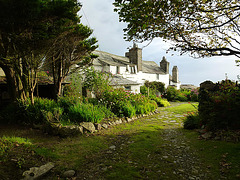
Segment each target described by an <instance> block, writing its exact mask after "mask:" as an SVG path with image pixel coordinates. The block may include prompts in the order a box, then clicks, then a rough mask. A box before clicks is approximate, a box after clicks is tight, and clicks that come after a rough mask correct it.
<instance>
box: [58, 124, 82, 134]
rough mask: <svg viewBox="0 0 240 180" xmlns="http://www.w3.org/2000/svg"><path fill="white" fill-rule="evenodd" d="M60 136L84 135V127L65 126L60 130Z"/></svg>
mask: <svg viewBox="0 0 240 180" xmlns="http://www.w3.org/2000/svg"><path fill="white" fill-rule="evenodd" d="M58 134H59V135H60V136H74V135H78V134H83V127H82V126H76V125H71V126H63V127H61V128H59V129H58Z"/></svg>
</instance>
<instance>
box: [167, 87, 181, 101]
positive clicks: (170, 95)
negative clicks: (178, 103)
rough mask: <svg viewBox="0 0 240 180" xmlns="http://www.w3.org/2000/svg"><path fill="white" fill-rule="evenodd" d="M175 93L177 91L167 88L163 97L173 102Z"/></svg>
mask: <svg viewBox="0 0 240 180" xmlns="http://www.w3.org/2000/svg"><path fill="white" fill-rule="evenodd" d="M177 93H178V91H177V89H175V88H174V87H171V86H168V88H167V91H166V95H165V96H166V98H167V100H168V101H173V100H175V97H176V96H177Z"/></svg>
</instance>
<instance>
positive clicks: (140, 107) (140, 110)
mask: <svg viewBox="0 0 240 180" xmlns="http://www.w3.org/2000/svg"><path fill="white" fill-rule="evenodd" d="M135 109H136V114H144V113H145V106H144V105H141V104H138V105H136V106H135Z"/></svg>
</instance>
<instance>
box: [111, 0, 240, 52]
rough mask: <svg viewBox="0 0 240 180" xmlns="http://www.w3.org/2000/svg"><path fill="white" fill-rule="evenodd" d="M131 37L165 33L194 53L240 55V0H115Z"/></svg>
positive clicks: (176, 45) (146, 37)
mask: <svg viewBox="0 0 240 180" xmlns="http://www.w3.org/2000/svg"><path fill="white" fill-rule="evenodd" d="M113 4H114V5H115V11H116V12H118V14H119V18H120V21H123V22H126V23H128V26H127V28H126V29H124V31H125V32H126V37H125V38H126V39H127V40H129V41H130V40H136V41H139V42H143V41H148V40H153V39H154V38H156V37H161V38H163V39H164V40H170V41H171V42H174V46H173V47H171V48H170V50H175V51H176V50H178V51H180V53H181V54H184V53H188V52H190V54H191V55H192V56H193V57H206V56H230V55H235V56H237V57H240V47H239V46H240V23H239V18H240V2H239V0H188V1H184V0H161V1H158V0H142V1H140V0H115V3H113Z"/></svg>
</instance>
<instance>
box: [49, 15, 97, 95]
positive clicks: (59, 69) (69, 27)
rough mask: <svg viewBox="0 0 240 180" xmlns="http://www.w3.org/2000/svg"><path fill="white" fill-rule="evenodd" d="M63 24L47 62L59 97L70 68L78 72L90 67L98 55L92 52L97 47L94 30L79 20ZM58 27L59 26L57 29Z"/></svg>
mask: <svg viewBox="0 0 240 180" xmlns="http://www.w3.org/2000/svg"><path fill="white" fill-rule="evenodd" d="M75 13H77V12H75ZM61 26H64V27H65V28H64V29H63V30H62V32H60V34H59V35H58V36H57V37H56V38H55V41H54V43H53V45H52V46H51V47H50V52H51V53H48V55H47V63H46V66H47V67H48V68H49V69H50V70H51V74H52V76H53V82H54V85H55V93H56V95H57V97H59V96H61V83H62V82H63V81H64V79H65V77H66V76H67V75H68V74H69V71H70V69H71V71H72V72H76V71H77V70H78V69H80V68H83V67H85V68H86V67H89V65H91V63H92V59H93V58H95V57H96V56H95V55H93V54H91V52H92V51H94V50H95V49H96V48H97V45H95V44H96V42H97V40H96V38H94V37H90V36H91V34H92V32H93V31H92V30H91V29H90V28H89V27H88V26H85V25H83V24H78V22H77V21H76V22H71V23H69V22H68V21H67V22H66V23H65V24H63V25H61ZM58 29H59V27H58V26H57V27H56V30H58ZM60 29H61V28H60Z"/></svg>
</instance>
